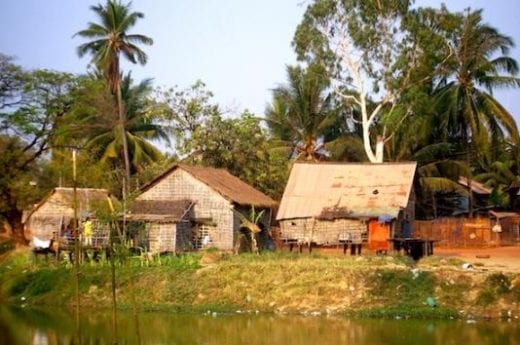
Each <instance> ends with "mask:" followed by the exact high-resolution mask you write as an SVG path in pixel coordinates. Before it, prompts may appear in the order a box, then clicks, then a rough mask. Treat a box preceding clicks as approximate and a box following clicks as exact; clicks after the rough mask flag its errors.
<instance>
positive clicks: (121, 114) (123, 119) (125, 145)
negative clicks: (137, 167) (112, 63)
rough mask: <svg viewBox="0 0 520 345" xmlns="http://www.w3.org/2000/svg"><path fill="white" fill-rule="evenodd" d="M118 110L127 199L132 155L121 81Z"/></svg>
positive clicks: (124, 195) (118, 84)
mask: <svg viewBox="0 0 520 345" xmlns="http://www.w3.org/2000/svg"><path fill="white" fill-rule="evenodd" d="M117 110H118V112H119V128H120V129H119V130H120V135H121V141H122V143H123V161H124V165H125V175H124V179H125V183H124V184H123V185H124V186H123V198H124V199H126V194H127V192H128V190H129V184H130V155H129V151H128V141H127V140H126V116H125V112H124V106H123V96H122V94H121V82H120V81H119V82H118V83H117Z"/></svg>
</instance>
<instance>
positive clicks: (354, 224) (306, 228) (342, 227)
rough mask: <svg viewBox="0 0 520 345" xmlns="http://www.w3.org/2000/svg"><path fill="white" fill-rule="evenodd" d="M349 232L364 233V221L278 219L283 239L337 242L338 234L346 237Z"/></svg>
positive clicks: (324, 243)
mask: <svg viewBox="0 0 520 345" xmlns="http://www.w3.org/2000/svg"><path fill="white" fill-rule="evenodd" d="M349 232H361V233H362V234H366V232H367V225H366V223H365V222H363V221H360V220H353V219H337V220H334V221H325V220H317V219H314V218H300V219H292V220H282V221H280V233H281V238H282V240H283V239H295V240H298V241H301V242H304V243H307V242H309V241H311V242H314V243H316V244H318V245H328V244H337V243H339V239H340V236H341V237H343V238H347V235H348V233H349Z"/></svg>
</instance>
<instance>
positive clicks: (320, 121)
mask: <svg viewBox="0 0 520 345" xmlns="http://www.w3.org/2000/svg"><path fill="white" fill-rule="evenodd" d="M287 78H288V83H287V85H282V86H280V87H278V88H276V89H275V90H273V103H272V104H271V105H269V106H268V107H267V109H266V111H265V116H266V121H267V124H268V126H269V128H270V129H271V132H272V133H273V134H274V135H276V136H277V137H278V138H277V139H280V140H281V141H282V142H285V143H286V145H287V146H288V147H289V150H290V151H292V152H291V154H292V155H293V156H294V157H295V158H296V159H305V160H315V161H316V160H319V159H320V158H322V157H324V156H325V154H326V151H325V148H324V134H325V132H326V131H327V130H328V129H330V127H331V126H333V125H334V123H335V115H336V114H335V113H334V109H333V106H332V96H331V95H330V92H329V90H328V87H329V81H328V79H327V78H326V77H325V76H324V73H323V71H322V70H321V68H320V67H319V66H317V65H311V66H309V67H308V68H307V69H305V68H302V67H299V66H298V67H294V66H288V67H287Z"/></svg>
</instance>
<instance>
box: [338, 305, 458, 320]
mask: <svg viewBox="0 0 520 345" xmlns="http://www.w3.org/2000/svg"><path fill="white" fill-rule="evenodd" d="M347 315H354V316H360V317H368V318H392V319H394V318H396V317H398V318H405V319H409V318H410V319H458V318H459V315H458V313H457V310H455V309H453V308H445V307H440V308H439V307H437V308H431V307H424V306H409V305H397V306H392V307H384V308H369V309H367V310H362V311H360V312H351V313H347Z"/></svg>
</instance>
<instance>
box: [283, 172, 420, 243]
mask: <svg viewBox="0 0 520 345" xmlns="http://www.w3.org/2000/svg"><path fill="white" fill-rule="evenodd" d="M415 168H416V163H414V162H411V163H381V164H373V163H296V164H294V166H293V168H292V170H291V174H290V176H289V181H288V182H287V186H286V188H285V191H284V194H283V197H282V201H281V204H280V208H279V211H278V215H277V220H278V221H280V229H281V233H282V238H284V239H287V240H293V241H299V242H302V243H315V244H318V245H327V244H337V243H338V242H339V240H340V239H346V238H347V237H348V235H349V233H353V232H361V233H362V235H363V236H366V235H367V233H368V237H369V243H370V244H371V245H377V243H375V241H380V239H379V238H380V237H381V236H382V235H381V234H379V233H378V234H375V233H374V234H372V235H375V237H374V239H373V240H372V241H371V239H370V237H371V236H370V235H371V234H370V233H369V230H368V224H369V223H370V222H371V221H372V222H373V221H376V222H380V223H387V224H388V223H393V222H394V221H395V220H396V219H397V218H398V216H399V215H400V214H402V212H401V211H404V213H406V214H407V216H408V217H409V219H410V220H411V219H413V214H414V213H413V208H414V205H413V198H411V197H410V196H411V190H412V184H413V178H414V174H415ZM371 228H378V229H379V228H380V227H377V226H371ZM388 236H390V234H388ZM385 242H386V240H385ZM373 249H377V248H373Z"/></svg>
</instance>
